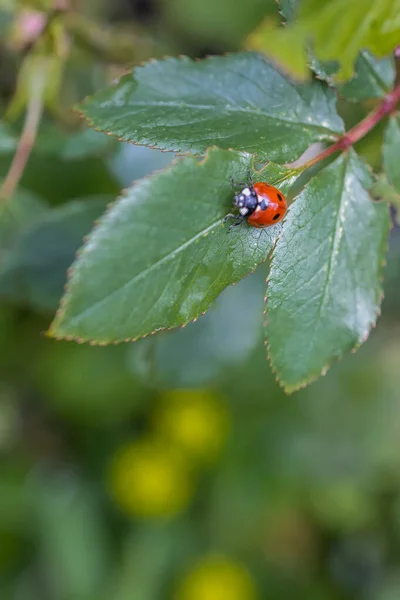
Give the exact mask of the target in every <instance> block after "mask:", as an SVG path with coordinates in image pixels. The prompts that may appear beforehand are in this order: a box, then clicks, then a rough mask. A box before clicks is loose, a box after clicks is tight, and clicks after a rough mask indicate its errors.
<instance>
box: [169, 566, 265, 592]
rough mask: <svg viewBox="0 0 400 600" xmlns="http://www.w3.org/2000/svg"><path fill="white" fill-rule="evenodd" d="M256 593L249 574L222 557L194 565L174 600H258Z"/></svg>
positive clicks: (179, 587)
mask: <svg viewBox="0 0 400 600" xmlns="http://www.w3.org/2000/svg"><path fill="white" fill-rule="evenodd" d="M257 598H258V594H257V590H256V587H255V584H254V581H253V579H252V578H251V576H250V574H249V573H248V571H247V570H246V569H245V568H244V567H243V566H242V565H240V564H239V563H237V562H235V561H234V560H232V559H230V558H225V557H222V556H215V557H208V558H205V559H203V560H202V561H201V562H199V563H198V564H197V565H195V566H194V567H193V568H192V569H191V570H190V571H189V572H188V573H187V574H186V576H185V577H184V579H183V581H182V582H181V583H180V585H179V586H178V589H177V591H176V594H175V597H174V600H256V599H257Z"/></svg>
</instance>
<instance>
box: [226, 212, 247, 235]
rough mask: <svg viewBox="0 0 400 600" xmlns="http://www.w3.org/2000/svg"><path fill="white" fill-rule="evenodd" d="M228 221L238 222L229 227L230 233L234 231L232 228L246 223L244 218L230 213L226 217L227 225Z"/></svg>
mask: <svg viewBox="0 0 400 600" xmlns="http://www.w3.org/2000/svg"><path fill="white" fill-rule="evenodd" d="M228 219H235V221H236V223H232V225H230V226H229V227H228V231H230V230H231V229H232V227H237V225H240V224H241V223H243V221H244V219H243V217H240V216H238V215H234V214H232V213H230V214H229V215H226V217H225V219H224V223H226V222H227V221H228Z"/></svg>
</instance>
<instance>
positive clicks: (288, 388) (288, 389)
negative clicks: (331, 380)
mask: <svg viewBox="0 0 400 600" xmlns="http://www.w3.org/2000/svg"><path fill="white" fill-rule="evenodd" d="M363 162H364V161H363ZM364 165H365V166H366V167H367V168H368V170H369V171H370V172H371V173H372V168H371V167H370V165H368V164H366V163H365V162H364ZM315 176H316V175H315ZM313 179H314V177H312V178H311V179H310V181H308V182H307V184H306V185H305V186H304V188H303V190H304V189H305V188H307V187H308V185H309V184H310V182H311V181H312V180H313ZM364 189H365V188H364ZM303 190H302V191H303ZM366 191H367V193H368V194H369V196H370V198H371V202H375V201H374V200H373V199H372V197H371V195H370V193H369V190H367V189H366ZM291 206H292V205H291ZM289 210H290V207H289ZM289 210H288V212H289ZM386 210H387V213H388V231H387V235H386V237H385V240H384V243H383V244H382V246H383V247H382V250H381V251H382V256H383V258H382V261H381V264H380V267H379V271H380V272H379V289H378V298H377V305H378V309H377V312H376V315H375V319H374V321H373V323H371V325H370V327H369V329H368V330H367V332H366V334H365V336H364V337H363V339H361V340H359V341H358V342H356V343H355V344H354V346H351V347H349V348H347V349H345V350H343V352H342V353H341V354H340V355H339V356H335V357H333V358H332V360H331V361H330V362H328V363H327V364H326V365H324V366H323V367H322V368H321V370H320V371H319V372H318V373H315V374H313V375H311V376H310V377H307V378H305V379H303V380H302V381H300V382H299V383H298V384H296V385H287V384H286V383H285V382H284V380H283V379H279V376H278V373H277V370H276V368H275V367H274V364H273V360H272V357H271V353H270V345H269V342H268V338H265V339H264V346H265V349H266V355H267V356H266V358H267V361H268V363H269V365H270V367H271V370H272V372H273V374H274V376H275V380H276V382H277V383H278V384H279V385H280V386H281V387H282V388H283V390H284V392H285V393H286V394H287V395H288V396H290V395H291V394H293V393H294V392H298V391H299V390H301V389H303V388H305V387H307V386H308V385H309V384H310V383H314V382H315V381H316V380H317V379H319V378H320V377H321V376H325V375H326V374H327V372H328V371H329V369H330V368H331V366H332V365H333V364H335V363H337V362H339V361H341V360H342V359H343V356H344V354H345V353H346V352H352V353H355V352H357V350H358V349H359V348H360V346H361V345H362V344H364V343H365V342H366V341H367V339H368V337H369V336H370V334H371V331H372V329H374V328H375V327H376V323H377V321H378V319H379V317H380V315H381V306H382V302H383V299H384V290H383V281H384V269H385V267H386V263H387V261H386V254H387V250H388V246H389V233H390V231H391V229H392V228H393V222H392V219H391V214H390V206H389V204H388V203H386ZM278 239H279V236H278V237H277V239H276V241H275V244H274V246H273V248H272V250H271V253H270V256H271V260H272V259H273V255H274V251H275V248H276V244H277V242H278ZM265 283H266V286H267V287H266V291H265V295H264V322H263V327H264V333H265V332H266V330H267V326H268V315H267V313H268V310H267V308H268V307H267V304H268V285H269V276H268V277H267V279H266V282H265Z"/></svg>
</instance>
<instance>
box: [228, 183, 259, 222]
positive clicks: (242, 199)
mask: <svg viewBox="0 0 400 600" xmlns="http://www.w3.org/2000/svg"><path fill="white" fill-rule="evenodd" d="M233 204H234V205H235V206H237V207H238V209H239V212H240V214H241V215H243V216H244V215H248V214H250V213H252V212H254V210H255V209H256V206H257V194H256V193H255V191H254V190H253V189H252V188H248V187H247V188H244V189H243V190H242V191H241V192H240V194H237V195H236V196H235V197H234V198H233Z"/></svg>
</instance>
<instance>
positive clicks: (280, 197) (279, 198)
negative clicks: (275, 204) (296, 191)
mask: <svg viewBox="0 0 400 600" xmlns="http://www.w3.org/2000/svg"><path fill="white" fill-rule="evenodd" d="M278 200H279V202H282V200H283V198H282V196H281V195H280V194H278Z"/></svg>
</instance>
